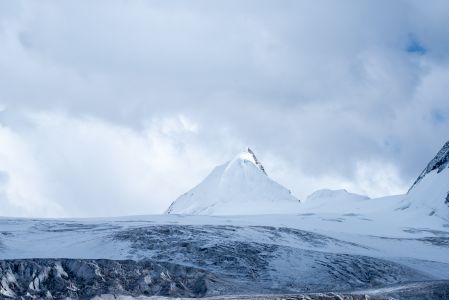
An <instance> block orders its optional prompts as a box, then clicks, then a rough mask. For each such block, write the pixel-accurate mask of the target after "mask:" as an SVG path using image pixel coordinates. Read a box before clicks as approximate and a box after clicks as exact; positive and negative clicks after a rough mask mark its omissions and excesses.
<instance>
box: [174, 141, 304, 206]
mask: <svg viewBox="0 0 449 300" xmlns="http://www.w3.org/2000/svg"><path fill="white" fill-rule="evenodd" d="M299 208H300V206H299V200H298V199H296V198H295V197H294V196H293V195H292V194H291V192H290V191H289V190H288V189H286V188H285V187H283V186H282V185H280V184H278V183H277V182H275V181H274V180H272V179H271V178H270V177H268V175H267V174H266V172H265V169H264V167H263V166H262V164H261V163H260V162H259V160H258V159H257V158H256V156H255V155H254V153H253V152H252V151H251V149H249V148H248V149H247V151H244V152H242V153H240V154H239V155H237V156H236V157H235V158H234V159H233V160H231V161H230V162H228V163H225V164H223V165H221V166H218V167H216V168H215V169H214V170H213V171H212V172H211V173H210V174H209V176H207V177H206V178H205V179H204V180H203V181H202V182H201V183H200V184H199V185H198V186H196V187H195V188H193V189H192V190H190V191H189V192H187V193H185V194H183V195H181V196H180V197H179V198H178V199H176V200H175V201H174V202H173V203H172V204H171V205H170V207H169V208H168V210H167V212H166V213H167V214H192V215H254V214H282V213H294V212H297V211H298V210H299Z"/></svg>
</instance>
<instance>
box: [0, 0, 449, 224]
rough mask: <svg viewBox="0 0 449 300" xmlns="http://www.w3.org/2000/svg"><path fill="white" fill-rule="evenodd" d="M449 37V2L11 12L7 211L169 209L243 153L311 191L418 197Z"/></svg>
mask: <svg viewBox="0 0 449 300" xmlns="http://www.w3.org/2000/svg"><path fill="white" fill-rule="evenodd" d="M446 28H449V4H448V3H447V1H426V2H423V1H344V2H341V1H339V2H336V1H314V2H310V1H282V3H279V2H275V1H245V2H241V1H213V2H210V1H187V2H186V1H170V2H167V1H133V2H127V1H89V2H85V3H83V4H82V5H81V4H80V3H79V1H64V2H53V1H40V2H39V3H34V2H31V1H14V2H12V1H10V2H8V1H5V2H2V3H1V4H0V45H1V47H0V104H1V105H2V109H1V110H0V125H1V127H0V142H1V143H2V144H1V145H2V149H3V150H1V151H0V154H1V155H0V170H3V171H5V172H7V173H8V174H9V177H10V180H9V181H8V182H9V183H8V185H7V190H8V193H9V194H8V195H10V196H9V199H10V202H14V201H15V202H14V203H19V202H20V201H21V202H20V203H26V201H27V200H26V198H29V197H30V196H29V194H28V193H29V191H28V192H26V193H25V191H23V189H24V187H23V183H21V182H22V181H23V180H31V181H33V189H34V190H35V194H36V196H35V197H34V200H32V201H31V200H29V202H30V203H34V204H32V205H31V204H30V207H31V206H32V207H36V209H38V208H39V209H41V210H38V214H39V215H45V214H50V215H52V214H53V215H54V214H56V213H60V214H65V215H79V216H83V215H114V214H118V213H124V214H130V213H152V212H159V211H161V210H162V209H163V207H164V206H165V205H167V204H168V203H169V202H170V201H171V200H173V198H174V197H176V195H177V194H178V193H181V192H183V191H184V190H185V189H187V188H189V187H190V186H191V185H193V184H195V183H196V182H197V181H198V180H200V179H201V177H202V176H204V175H206V174H207V172H208V170H209V169H210V168H211V167H212V166H213V165H214V164H215V163H220V162H221V160H226V159H229V158H230V156H232V153H233V152H235V151H238V150H239V149H240V148H241V147H243V146H245V145H251V146H253V147H254V148H255V150H256V152H259V156H261V158H262V160H264V161H265V164H266V165H267V169H268V171H269V173H270V174H272V175H273V177H275V178H276V179H278V180H279V181H280V182H281V183H283V184H285V185H287V186H289V187H290V188H291V189H292V190H293V192H294V193H295V194H297V195H298V196H299V197H305V196H306V195H307V194H308V193H310V192H312V191H313V189H316V188H320V187H332V188H338V187H345V188H349V189H352V190H354V191H358V192H364V193H368V194H370V195H374V196H375V195H384V194H388V193H396V192H401V191H405V190H406V188H407V185H408V184H409V183H410V182H411V181H412V180H413V179H414V177H415V176H416V174H418V173H419V171H420V169H421V168H423V167H424V165H425V164H426V163H427V160H429V159H430V158H431V157H432V155H433V153H434V152H436V151H437V150H438V148H439V147H440V146H441V145H442V144H443V143H444V142H445V141H446V140H447V139H449V134H448V132H449V130H448V129H449V101H448V99H447V94H448V93H447V87H448V86H449V60H448V58H449V54H448V53H449V35H448V34H447V30H446ZM17 149H21V150H20V151H18V150H17ZM11 152H14V153H16V152H17V153H20V155H21V156H19V155H18V154H17V155H16V154H14V155H12V154H11ZM105 153H108V154H105ZM2 155H3V156H2ZM22 156H23V157H25V158H22ZM23 160H29V161H30V163H29V164H28V166H27V168H25V169H27V170H24V167H23V166H22V162H21V161H23ZM270 170H271V172H270ZM19 195H20V197H19ZM14 199H15V200H14ZM17 199H22V200H20V201H19V200H17ZM24 199H25V200H24ZM109 202H113V203H114V205H109V206H108V207H107V210H104V209H102V207H103V208H104V207H105V203H109ZM24 205H25V204H24ZM18 207H19V208H17V212H18V213H21V212H22V211H23V206H20V205H19V206H18ZM21 207H22V208H21ZM52 207H53V208H52ZM0 213H1V212H0ZM23 214H32V213H31V212H23Z"/></svg>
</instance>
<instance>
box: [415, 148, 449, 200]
mask: <svg viewBox="0 0 449 300" xmlns="http://www.w3.org/2000/svg"><path fill="white" fill-rule="evenodd" d="M448 165H449V141H448V142H446V144H444V145H443V147H442V148H441V149H440V151H438V153H437V155H435V157H434V158H433V159H432V160H431V161H430V162H429V164H428V165H427V166H426V168H425V169H424V170H423V171H422V172H421V174H420V175H419V176H418V178H417V179H416V181H415V182H414V183H413V185H412V186H411V187H410V190H412V189H413V188H414V187H415V186H416V185H417V184H418V183H419V182H420V181H421V180H422V179H423V178H424V177H425V176H426V175H427V174H429V173H431V172H432V171H435V170H436V173H440V172H442V171H443V170H444V169H446V168H447V167H448ZM410 190H409V192H410Z"/></svg>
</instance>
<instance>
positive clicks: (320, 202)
mask: <svg viewBox="0 0 449 300" xmlns="http://www.w3.org/2000/svg"><path fill="white" fill-rule="evenodd" d="M367 200H370V198H369V197H368V196H364V195H359V194H354V193H350V192H348V191H347V190H345V189H340V190H330V189H321V190H318V191H315V192H313V193H312V194H310V195H309V196H307V198H306V201H304V202H303V203H302V205H301V206H302V209H303V210H305V211H313V212H315V213H316V212H320V213H351V212H356V211H359V209H360V208H363V207H365V206H366V205H367Z"/></svg>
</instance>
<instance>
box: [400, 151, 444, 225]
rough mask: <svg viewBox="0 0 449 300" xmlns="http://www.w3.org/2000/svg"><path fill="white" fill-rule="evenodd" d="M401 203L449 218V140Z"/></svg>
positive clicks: (426, 212) (407, 208)
mask: <svg viewBox="0 0 449 300" xmlns="http://www.w3.org/2000/svg"><path fill="white" fill-rule="evenodd" d="M401 205H402V207H401V208H402V209H403V210H415V211H416V212H417V213H418V212H420V213H425V214H428V215H436V216H438V217H441V218H443V219H446V220H449V142H446V144H444V146H443V147H442V148H441V150H440V151H438V153H437V155H436V156H435V157H434V158H433V159H432V160H431V161H430V162H429V164H428V165H427V167H426V168H425V169H424V170H423V171H422V173H421V174H420V175H419V176H418V178H417V179H416V181H415V182H414V183H413V185H412V187H411V188H410V189H409V191H408V192H407V195H406V196H405V198H404V201H403V203H401Z"/></svg>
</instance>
